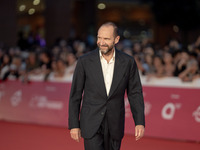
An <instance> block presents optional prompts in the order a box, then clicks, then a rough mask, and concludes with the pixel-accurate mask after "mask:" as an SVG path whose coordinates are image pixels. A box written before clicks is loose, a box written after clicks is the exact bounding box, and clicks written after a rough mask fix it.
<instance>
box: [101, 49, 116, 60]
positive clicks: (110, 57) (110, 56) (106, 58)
mask: <svg viewBox="0 0 200 150" xmlns="http://www.w3.org/2000/svg"><path fill="white" fill-rule="evenodd" d="M114 50H115V49H114V48H113V49H112V51H110V52H109V53H107V54H102V56H103V57H104V58H105V60H106V61H107V62H110V60H111V59H112V57H113V54H114Z"/></svg>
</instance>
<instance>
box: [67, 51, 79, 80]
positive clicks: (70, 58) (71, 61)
mask: <svg viewBox="0 0 200 150" xmlns="http://www.w3.org/2000/svg"><path fill="white" fill-rule="evenodd" d="M66 62H67V69H66V74H67V76H68V78H69V79H71V80H72V77H73V74H74V70H75V68H76V64H77V59H76V56H75V55H74V54H73V53H69V54H67V56H66Z"/></svg>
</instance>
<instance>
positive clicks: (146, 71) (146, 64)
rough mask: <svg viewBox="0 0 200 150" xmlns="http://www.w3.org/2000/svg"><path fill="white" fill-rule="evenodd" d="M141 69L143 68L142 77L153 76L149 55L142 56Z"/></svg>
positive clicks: (151, 60) (151, 61) (150, 56)
mask: <svg viewBox="0 0 200 150" xmlns="http://www.w3.org/2000/svg"><path fill="white" fill-rule="evenodd" d="M142 67H143V68H144V72H143V74H144V75H149V74H153V73H154V71H155V68H154V65H153V57H152V55H150V54H146V55H145V56H144V63H143V64H142Z"/></svg>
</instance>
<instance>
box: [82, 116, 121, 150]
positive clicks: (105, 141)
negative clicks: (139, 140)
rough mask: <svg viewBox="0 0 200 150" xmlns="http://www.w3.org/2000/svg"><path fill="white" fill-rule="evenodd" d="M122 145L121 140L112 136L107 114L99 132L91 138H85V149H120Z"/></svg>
mask: <svg viewBox="0 0 200 150" xmlns="http://www.w3.org/2000/svg"><path fill="white" fill-rule="evenodd" d="M120 146H121V140H114V139H112V138H111V137H110V134H109V128H108V121H107V117H106V115H105V117H104V119H103V121H102V123H101V126H100V128H99V130H98V131H97V133H96V134H95V135H94V136H93V137H92V138H91V139H84V147H85V150H120Z"/></svg>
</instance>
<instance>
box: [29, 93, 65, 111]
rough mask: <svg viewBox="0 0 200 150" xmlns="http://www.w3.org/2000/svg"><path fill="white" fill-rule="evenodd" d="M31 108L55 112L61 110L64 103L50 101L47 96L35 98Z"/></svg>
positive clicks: (31, 102) (32, 100)
mask: <svg viewBox="0 0 200 150" xmlns="http://www.w3.org/2000/svg"><path fill="white" fill-rule="evenodd" d="M29 105H30V107H32V108H47V109H54V110H61V109H62V108H63V103H62V102H61V101H55V100H54V101H53V100H48V98H47V97H46V96H41V95H40V96H33V98H32V99H31V101H30V104H29Z"/></svg>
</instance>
